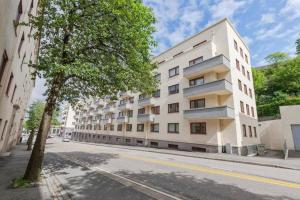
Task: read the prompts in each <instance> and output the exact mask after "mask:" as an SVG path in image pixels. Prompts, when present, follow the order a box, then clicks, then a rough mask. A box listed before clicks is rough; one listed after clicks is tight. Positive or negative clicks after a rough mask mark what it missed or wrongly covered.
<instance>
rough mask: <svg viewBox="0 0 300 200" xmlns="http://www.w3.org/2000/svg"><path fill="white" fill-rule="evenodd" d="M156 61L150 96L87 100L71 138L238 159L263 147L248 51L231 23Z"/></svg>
mask: <svg viewBox="0 0 300 200" xmlns="http://www.w3.org/2000/svg"><path fill="white" fill-rule="evenodd" d="M153 62H155V63H157V64H158V69H157V70H156V78H157V79H158V80H159V82H160V84H159V88H158V90H157V91H156V92H155V93H154V94H152V95H142V94H133V93H131V92H123V93H121V94H119V97H120V98H119V100H118V101H110V100H109V99H108V100H105V99H104V100H94V101H90V102H88V103H87V104H86V105H85V106H84V107H83V108H82V109H81V110H76V115H75V118H76V127H75V128H76V131H75V133H74V134H73V136H72V139H74V140H79V141H90V142H104V143H116V144H128V145H143V146H150V147H157V148H169V149H179V150H188V151H204V152H227V153H235V154H240V155H241V154H242V155H245V154H247V151H249V149H251V148H249V147H253V148H254V147H255V145H256V144H259V143H260V139H259V137H258V135H257V131H256V129H257V114H256V103H255V96H254V89H253V81H252V72H251V63H250V52H249V50H248V48H247V46H246V44H245V43H244V42H243V40H242V39H241V37H240V35H239V34H238V32H237V31H236V30H235V28H234V27H233V25H232V24H231V22H230V21H229V20H228V19H223V20H221V21H219V22H217V23H215V24H213V25H211V26H210V27H208V28H206V29H204V30H203V31H201V32H200V33H198V34H196V35H194V36H192V37H190V38H188V39H186V40H184V41H183V42H181V43H179V44H177V45H176V46H174V47H172V48H170V49H168V50H166V51H165V52H163V53H161V54H160V55H158V56H156V57H155V58H154V59H153Z"/></svg>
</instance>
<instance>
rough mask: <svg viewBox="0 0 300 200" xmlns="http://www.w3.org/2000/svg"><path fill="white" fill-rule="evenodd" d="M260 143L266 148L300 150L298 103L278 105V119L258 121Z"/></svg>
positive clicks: (299, 108) (299, 109)
mask: <svg viewBox="0 0 300 200" xmlns="http://www.w3.org/2000/svg"><path fill="white" fill-rule="evenodd" d="M258 133H259V135H260V138H261V143H262V144H265V145H266V148H267V149H271V150H283V149H284V144H285V143H286V147H287V148H288V149H289V150H293V151H300V105H295V106H280V119H275V120H267V121H261V122H259V123H258Z"/></svg>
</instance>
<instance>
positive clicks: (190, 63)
mask: <svg viewBox="0 0 300 200" xmlns="http://www.w3.org/2000/svg"><path fill="white" fill-rule="evenodd" d="M202 61H203V56H201V57H198V58H196V59H194V60H190V61H189V65H190V66H192V65H196V64H198V63H201V62H202Z"/></svg>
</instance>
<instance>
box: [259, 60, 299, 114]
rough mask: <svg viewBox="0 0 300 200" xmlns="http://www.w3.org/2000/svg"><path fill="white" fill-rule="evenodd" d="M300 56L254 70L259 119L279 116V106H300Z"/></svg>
mask: <svg viewBox="0 0 300 200" xmlns="http://www.w3.org/2000/svg"><path fill="white" fill-rule="evenodd" d="M299 77H300V56H297V57H295V58H289V59H287V60H286V59H283V60H277V61H276V62H274V64H272V65H270V66H268V67H267V68H262V69H254V70H253V79H254V80H253V81H254V87H255V93H256V101H257V112H258V116H259V117H263V116H276V115H279V106H283V105H297V104H300V78H299Z"/></svg>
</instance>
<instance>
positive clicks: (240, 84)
mask: <svg viewBox="0 0 300 200" xmlns="http://www.w3.org/2000/svg"><path fill="white" fill-rule="evenodd" d="M238 82H239V89H240V90H241V91H243V87H242V81H241V80H240V79H239V80H238Z"/></svg>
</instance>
